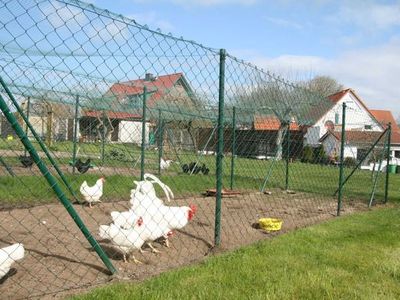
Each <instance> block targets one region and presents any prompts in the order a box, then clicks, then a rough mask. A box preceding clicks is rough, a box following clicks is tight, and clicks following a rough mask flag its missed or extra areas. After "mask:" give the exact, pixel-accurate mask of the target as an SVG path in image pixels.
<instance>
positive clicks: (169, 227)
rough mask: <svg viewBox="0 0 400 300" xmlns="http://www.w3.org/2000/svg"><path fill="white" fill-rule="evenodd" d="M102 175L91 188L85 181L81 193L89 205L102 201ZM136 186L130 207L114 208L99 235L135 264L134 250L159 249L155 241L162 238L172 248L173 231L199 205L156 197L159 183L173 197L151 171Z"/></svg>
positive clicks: (182, 223) (188, 217)
mask: <svg viewBox="0 0 400 300" xmlns="http://www.w3.org/2000/svg"><path fill="white" fill-rule="evenodd" d="M104 181H105V179H104V178H100V179H99V180H98V181H97V182H96V184H95V185H94V186H92V187H89V186H88V185H87V182H86V181H85V182H84V183H83V184H82V186H81V188H80V192H81V194H82V195H83V197H84V199H85V200H86V202H88V203H89V206H90V207H91V206H92V203H93V202H101V201H100V198H101V196H102V195H103V183H104ZM134 183H135V185H136V187H135V188H134V189H132V190H131V195H130V201H129V202H130V209H129V210H127V211H123V212H119V211H112V212H111V219H112V223H111V224H109V225H100V228H99V235H100V237H101V238H103V239H107V240H110V241H111V243H112V245H113V246H114V247H115V248H116V249H118V250H119V251H120V252H121V253H122V254H123V259H124V262H127V256H128V257H129V255H131V256H132V258H133V260H134V262H135V263H140V261H138V260H137V259H136V258H135V257H134V256H133V255H132V254H131V253H132V252H133V251H134V250H139V251H141V252H142V251H143V250H142V247H143V245H144V244H147V245H148V246H149V247H150V248H151V249H152V252H154V253H157V252H159V251H158V250H157V249H156V248H154V246H153V245H152V242H153V241H155V240H159V239H163V240H164V243H165V246H166V247H169V246H170V245H169V237H170V236H172V235H173V231H174V230H177V229H182V228H183V227H185V226H186V225H187V224H188V222H189V221H191V220H192V219H193V217H194V215H195V213H196V210H197V208H196V206H195V205H189V206H167V205H165V204H164V202H163V201H162V200H161V199H160V198H158V197H157V194H156V191H155V188H154V184H158V185H159V186H160V187H161V188H162V190H163V191H164V193H165V195H166V197H167V200H168V201H170V200H171V198H174V194H173V192H172V191H171V189H170V188H169V187H168V186H167V185H166V184H164V183H163V182H161V181H160V180H159V179H158V178H157V177H156V176H154V175H152V174H144V180H143V181H134Z"/></svg>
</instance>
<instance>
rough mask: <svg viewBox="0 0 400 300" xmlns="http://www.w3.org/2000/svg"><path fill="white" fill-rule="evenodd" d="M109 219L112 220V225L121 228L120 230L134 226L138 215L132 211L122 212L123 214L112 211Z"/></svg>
mask: <svg viewBox="0 0 400 300" xmlns="http://www.w3.org/2000/svg"><path fill="white" fill-rule="evenodd" d="M111 218H112V220H113V223H114V224H115V225H117V226H119V227H121V228H122V229H129V228H132V227H133V226H134V225H135V224H136V222H137V220H138V219H139V218H138V215H137V214H135V212H134V211H132V210H128V211H123V212H119V211H112V212H111Z"/></svg>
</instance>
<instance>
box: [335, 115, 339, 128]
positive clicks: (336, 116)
mask: <svg viewBox="0 0 400 300" xmlns="http://www.w3.org/2000/svg"><path fill="white" fill-rule="evenodd" d="M335 124H336V125H338V124H339V113H335Z"/></svg>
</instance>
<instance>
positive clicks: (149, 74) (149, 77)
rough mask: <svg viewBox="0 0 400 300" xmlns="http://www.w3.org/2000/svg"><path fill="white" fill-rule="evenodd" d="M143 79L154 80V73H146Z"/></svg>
mask: <svg viewBox="0 0 400 300" xmlns="http://www.w3.org/2000/svg"><path fill="white" fill-rule="evenodd" d="M144 80H145V81H154V80H155V77H154V75H153V74H151V73H146V76H145V78H144Z"/></svg>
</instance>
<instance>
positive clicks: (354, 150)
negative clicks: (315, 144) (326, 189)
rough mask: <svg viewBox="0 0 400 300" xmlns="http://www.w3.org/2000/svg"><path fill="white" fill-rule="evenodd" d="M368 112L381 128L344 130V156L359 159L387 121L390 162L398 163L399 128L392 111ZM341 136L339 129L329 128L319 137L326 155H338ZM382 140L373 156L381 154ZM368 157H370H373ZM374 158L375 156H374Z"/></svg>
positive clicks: (367, 161)
mask: <svg viewBox="0 0 400 300" xmlns="http://www.w3.org/2000/svg"><path fill="white" fill-rule="evenodd" d="M369 113H370V114H371V115H372V116H373V117H374V119H375V120H376V121H377V122H378V123H379V124H380V126H381V128H382V130H365V128H356V129H354V128H353V129H350V130H346V135H345V140H346V144H345V147H344V156H345V157H352V158H354V159H356V160H360V159H361V158H362V157H364V156H365V154H366V151H368V149H369V147H370V146H371V145H372V144H373V143H374V142H375V141H376V140H377V139H378V138H379V137H380V136H381V135H382V133H383V130H385V129H386V128H387V126H388V123H391V124H392V134H391V157H392V161H391V163H392V164H397V165H400V128H399V127H398V125H397V124H396V121H395V119H394V117H393V115H392V113H391V112H390V111H387V110H369ZM346 119H347V118H346ZM349 121H350V122H351V120H349ZM350 124H351V123H350ZM351 125H352V124H351ZM346 127H347V126H346ZM368 129H369V128H368ZM341 138H342V134H341V131H335V130H332V129H330V130H328V131H327V132H326V133H325V134H324V135H323V136H322V137H321V138H320V139H319V142H320V143H321V144H322V145H323V147H324V149H325V152H326V153H327V155H328V156H330V157H335V156H338V154H339V151H340V143H341ZM384 141H385V139H384V138H383V139H382V140H381V142H380V143H379V144H378V146H377V147H376V151H375V152H373V154H375V156H380V155H382V151H383V145H384ZM369 158H370V159H372V158H373V157H369ZM370 159H367V160H365V161H364V164H365V165H368V164H369V160H370ZM375 159H377V158H376V157H375ZM385 164H386V163H384V165H385Z"/></svg>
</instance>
